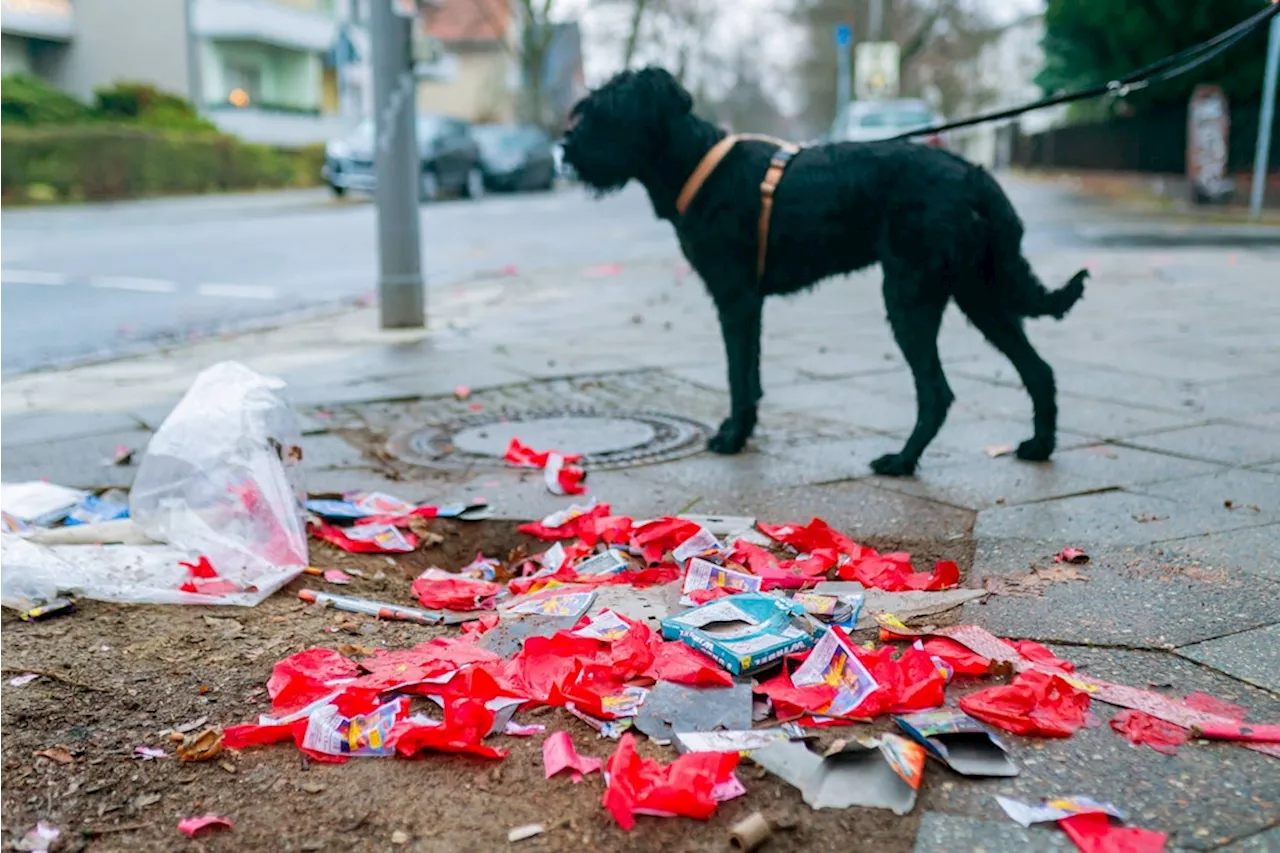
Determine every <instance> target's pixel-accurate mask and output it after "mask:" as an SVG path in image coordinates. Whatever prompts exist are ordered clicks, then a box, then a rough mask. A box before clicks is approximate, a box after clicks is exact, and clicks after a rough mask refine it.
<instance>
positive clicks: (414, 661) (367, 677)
mask: <svg viewBox="0 0 1280 853" xmlns="http://www.w3.org/2000/svg"><path fill="white" fill-rule="evenodd" d="M501 663H503V660H502V658H500V657H499V656H498V655H497V654H495V653H494V652H491V651H489V650H488V649H486V648H483V647H481V646H478V645H476V644H475V643H474V642H472V641H471V640H469V639H467V638H462V637H437V638H436V639H434V640H429V641H427V642H425V643H419V644H418V645H416V646H414V647H413V648H411V649H397V650H396V651H392V652H388V651H385V650H383V649H378V650H377V651H375V652H374V653H373V654H372V655H371V656H369V657H367V658H365V659H364V660H362V661H360V669H362V670H364V673H365V674H364V675H362V676H361V677H360V678H358V679H357V680H356V681H354V682H352V684H351V686H352V687H361V688H365V689H370V690H375V691H380V692H386V691H388V690H392V689H395V688H398V687H402V686H404V685H407V684H415V683H417V682H420V681H422V680H423V679H427V678H437V677H439V676H443V675H445V674H447V673H450V672H455V671H457V670H460V669H462V668H463V667H466V666H472V665H485V664H501Z"/></svg>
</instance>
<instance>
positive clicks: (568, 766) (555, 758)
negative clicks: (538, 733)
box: [542, 732, 604, 783]
mask: <svg viewBox="0 0 1280 853" xmlns="http://www.w3.org/2000/svg"><path fill="white" fill-rule="evenodd" d="M603 766H604V762H603V761H601V760H600V759H599V758H592V757H590V756H587V755H579V754H578V751H577V750H576V749H574V746H573V741H572V740H571V739H570V738H569V733H568V732H552V733H551V735H550V736H549V737H548V738H547V739H546V740H544V741H543V742H542V768H543V772H544V773H545V774H546V778H547V779H550V778H551V777H552V776H554V775H556V774H557V773H559V772H560V771H561V770H572V771H573V781H574V782H575V783H576V782H581V781H582V777H583V776H585V775H586V774H588V773H594V772H596V771H597V770H599V769H600V768H601V767H603Z"/></svg>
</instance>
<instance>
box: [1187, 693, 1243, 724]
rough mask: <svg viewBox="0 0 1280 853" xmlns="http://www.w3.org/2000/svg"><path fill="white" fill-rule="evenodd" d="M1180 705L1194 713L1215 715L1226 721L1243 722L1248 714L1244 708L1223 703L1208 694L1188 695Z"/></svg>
mask: <svg viewBox="0 0 1280 853" xmlns="http://www.w3.org/2000/svg"><path fill="white" fill-rule="evenodd" d="M1182 704H1183V705H1186V706H1187V707H1188V708H1192V709H1194V710H1196V711H1203V712H1204V713H1206V714H1215V715H1217V716H1219V717H1226V718H1227V719H1228V720H1243V719H1244V718H1245V716H1246V715H1247V714H1248V713H1249V711H1248V710H1247V709H1246V708H1243V707H1241V706H1239V705H1233V704H1231V703H1230V702H1224V701H1222V700H1221V699H1219V698H1218V697H1216V696H1210V695H1209V694H1208V693H1201V692H1200V691H1198V690H1197V691H1196V692H1195V693H1189V694H1187V696H1186V697H1185V698H1184V699H1183V700H1182Z"/></svg>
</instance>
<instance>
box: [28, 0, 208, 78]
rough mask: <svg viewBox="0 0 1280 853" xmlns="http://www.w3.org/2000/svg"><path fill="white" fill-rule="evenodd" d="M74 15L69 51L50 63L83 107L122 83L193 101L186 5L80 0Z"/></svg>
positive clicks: (178, 0)
mask: <svg viewBox="0 0 1280 853" xmlns="http://www.w3.org/2000/svg"><path fill="white" fill-rule="evenodd" d="M125 6H127V11H126V9H125V8H124V7H125ZM75 15H76V24H75V36H74V38H73V40H72V43H71V45H70V46H69V47H66V48H60V49H59V53H60V54H61V57H60V61H56V62H50V63H49V68H48V72H47V73H48V74H49V79H50V82H52V83H53V84H54V85H55V86H57V87H58V88H60V89H62V90H63V91H65V92H67V93H69V94H71V95H74V96H75V97H77V98H80V99H81V100H84V101H92V100H93V92H94V90H95V89H99V88H103V87H105V86H110V85H111V84H113V83H117V82H121V81H128V82H133V83H150V84H151V85H153V86H155V87H156V88H158V89H161V90H163V91H166V92H172V93H173V94H176V95H181V96H183V97H189V96H190V95H191V91H192V90H191V84H190V68H189V65H188V53H187V27H186V4H185V2H183V0H128V2H127V4H125V3H122V2H121V0H76V3H75ZM6 49H7V48H6Z"/></svg>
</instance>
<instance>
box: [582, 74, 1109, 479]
mask: <svg viewBox="0 0 1280 853" xmlns="http://www.w3.org/2000/svg"><path fill="white" fill-rule="evenodd" d="M692 107H693V99H692V98H691V97H690V95H689V93H688V92H687V91H685V90H684V88H682V87H681V86H680V84H679V83H677V82H676V80H675V78H674V77H672V76H671V75H670V74H668V73H667V72H666V71H664V70H662V69H658V68H646V69H644V70H642V71H635V72H632V71H624V72H622V73H621V74H618V75H617V76H615V77H614V78H613V79H612V80H610V81H609V82H608V83H606V84H605V85H604V86H602V87H601V88H599V89H597V90H595V91H594V92H592V93H591V94H590V95H588V96H587V97H586V98H584V99H583V100H582V101H580V102H579V103H578V104H577V105H576V106H575V107H574V109H573V114H572V117H571V127H570V130H569V131H568V132H567V134H566V136H565V141H564V159H565V162H566V163H568V164H569V165H570V166H571V167H572V168H573V169H574V171H576V172H577V175H578V177H579V179H580V180H581V181H582V182H583V183H585V184H586V185H587V186H588V187H590V188H592V189H594V190H595V191H596V192H598V193H606V192H610V191H614V190H619V189H621V188H622V187H623V186H625V185H626V184H627V182H628V181H630V180H632V179H634V180H637V181H639V182H640V183H641V184H643V185H644V188H645V189H646V190H647V191H648V193H649V199H650V201H651V202H652V204H653V210H654V213H655V214H657V216H658V217H659V218H662V219H667V220H670V221H671V222H672V223H673V224H674V225H675V228H676V235H677V237H678V238H679V240H680V247H681V249H682V250H683V252H684V255H685V257H686V258H688V259H689V263H690V264H692V266H693V268H694V269H695V270H697V272H698V274H699V275H700V276H701V277H702V280H703V282H705V284H706V286H707V289H708V290H709V291H710V293H711V297H712V299H713V300H714V302H715V305H716V309H717V311H718V313H719V316H720V327H721V331H722V332H723V334H724V343H725V349H726V351H727V355H728V361H729V391H730V396H731V399H732V411H731V412H730V415H729V417H728V418H727V419H726V420H725V421H724V423H722V424H721V425H720V430H719V432H717V433H716V435H715V436H714V437H712V438H711V440H710V442H709V443H708V446H709V447H710V449H711V450H713V451H715V452H716V453H737V452H738V451H739V450H741V449H742V447H743V445H744V444H746V441H747V439H748V438H749V437H750V436H751V433H752V431H753V430H754V429H755V425H756V405H757V403H758V402H759V400H760V397H761V389H760V369H759V367H760V366H759V360H760V315H761V309H762V307H763V304H764V297H766V296H768V295H770V294H775V293H791V292H794V291H797V290H800V289H802V288H806V287H810V286H812V285H813V284H815V283H817V282H818V281H820V280H822V279H824V278H828V277H830V276H833V275H840V274H843V273H848V272H851V271H853V270H857V269H861V268H863V267H866V266H869V265H871V264H874V263H877V262H879V264H880V266H881V268H882V269H883V272H884V301H885V307H886V308H887V310H888V314H889V323H890V325H891V326H892V328H893V335H894V338H895V339H896V340H897V342H898V346H899V347H901V348H902V354H903V355H904V356H905V357H906V360H907V363H908V364H909V365H910V367H911V372H912V374H913V376H914V378H915V386H916V407H917V413H916V424H915V428H914V429H913V430H912V431H911V437H910V438H908V439H907V443H906V444H905V445H904V446H903V448H902V450H901V451H899V452H898V453H892V454H888V455H886V456H882V457H880V458H879V459H877V460H875V462H873V463H872V466H871V467H872V469H873V470H874V471H875V472H876V473H878V474H890V475H907V474H911V473H912V472H913V471H914V470H915V467H916V463H917V461H918V460H919V459H920V454H921V453H923V452H924V449H925V447H926V446H928V444H929V442H930V441H932V440H933V437H934V436H935V435H937V434H938V430H939V429H940V428H941V426H942V423H943V421H944V420H945V419H946V416H947V409H948V408H949V407H950V405H951V403H952V401H953V400H954V399H955V396H954V395H953V394H952V393H951V388H950V387H949V386H948V385H947V379H946V376H945V375H944V374H943V372H942V363H941V361H940V360H939V358H938V346H937V337H938V329H939V326H940V324H941V322H942V313H943V309H945V308H946V305H947V301H948V300H949V299H952V298H954V299H955V301H956V304H957V305H958V306H959V307H960V310H961V311H963V312H964V313H965V314H966V315H967V316H968V317H969V319H970V320H971V321H972V322H973V324H974V325H975V326H977V327H978V329H979V331H981V332H982V334H983V335H985V336H986V338H987V340H988V341H990V342H991V343H992V344H993V345H994V346H995V347H996V348H997V349H998V350H1000V351H1001V352H1002V353H1004V354H1005V356H1007V357H1008V359H1009V360H1010V361H1011V362H1013V366H1014V367H1015V368H1016V369H1017V371H1018V375H1019V376H1021V377H1022V382H1023V384H1024V385H1025V386H1026V388H1027V392H1028V393H1029V394H1030V395H1031V400H1032V403H1033V404H1034V407H1035V419H1034V424H1035V434H1034V435H1033V436H1032V437H1031V438H1030V439H1028V440H1026V441H1024V442H1023V443H1022V444H1021V446H1019V447H1018V457H1019V458H1021V459H1030V460H1045V459H1048V458H1049V455H1050V454H1051V453H1052V452H1053V449H1054V441H1055V432H1056V425H1057V414H1058V409H1057V402H1056V400H1055V389H1054V381H1053V371H1052V369H1050V367H1049V365H1048V364H1046V363H1045V362H1044V360H1043V359H1041V358H1040V356H1039V355H1038V354H1037V353H1036V351H1035V350H1034V349H1033V348H1032V346H1031V343H1030V342H1029V341H1028V340H1027V338H1026V335H1025V334H1024V332H1023V329H1022V320H1023V318H1024V317H1039V316H1045V315H1050V316H1053V317H1056V318H1059V319H1061V318H1062V316H1063V315H1065V314H1066V313H1067V311H1068V310H1070V308H1071V306H1072V305H1074V304H1075V303H1076V301H1077V300H1078V299H1080V297H1081V296H1082V295H1083V293H1084V279H1085V278H1086V277H1087V276H1088V273H1087V272H1086V271H1084V270H1081V271H1080V272H1078V273H1076V275H1075V276H1074V277H1073V278H1072V279H1071V281H1070V282H1069V283H1068V284H1067V285H1066V286H1064V287H1063V288H1061V289H1059V290H1056V291H1049V290H1047V289H1046V288H1045V287H1044V285H1043V284H1041V283H1040V281H1039V279H1037V278H1036V276H1035V273H1034V272H1032V270H1031V267H1030V266H1029V265H1028V264H1027V262H1026V260H1025V259H1024V258H1023V257H1022V251H1021V242H1022V222H1021V220H1020V219H1019V218H1018V215H1017V213H1016V212H1015V211H1014V210H1013V206H1012V205H1011V204H1010V203H1009V200H1008V198H1006V197H1005V195H1004V192H1003V191H1002V190H1001V189H1000V186H999V185H998V184H997V183H996V182H995V180H994V179H993V178H992V177H991V176H990V175H989V174H987V172H986V171H984V170H983V169H982V168H980V167H978V166H974V165H972V164H971V163H968V162H967V161H965V160H963V159H961V158H960V157H957V156H954V155H952V154H949V153H947V152H945V151H941V150H939V149H935V148H931V147H928V146H925V145H919V144H915V143H911V142H872V143H836V144H831V145H818V146H814V147H811V148H805V149H803V150H801V151H800V152H799V153H798V154H797V155H796V156H795V158H794V159H793V160H792V162H791V163H790V165H789V166H788V167H787V169H786V172H785V173H784V174H783V176H782V179H781V183H780V184H779V186H778V188H777V191H776V193H775V195H774V207H773V213H772V217H771V226H770V231H769V238H768V245H767V251H768V254H767V266H766V268H765V270H764V274H763V276H757V271H756V249H757V243H758V237H757V221H758V218H759V216H760V211H761V206H762V202H761V193H760V184H761V181H762V179H763V177H764V174H765V171H766V169H767V167H768V164H769V160H770V158H771V157H772V155H773V153H774V150H775V146H773V145H771V144H769V143H767V142H740V143H739V144H737V145H735V146H734V147H733V148H732V149H731V150H730V151H729V153H728V155H727V156H726V157H725V159H724V160H723V161H721V162H720V164H719V165H718V166H717V167H716V168H715V170H714V171H713V172H711V174H710V176H709V177H708V178H707V179H706V181H705V183H704V184H703V185H702V187H701V189H700V190H699V191H698V193H697V195H696V196H694V198H693V201H692V204H691V205H690V207H689V208H688V209H687V210H686V211H685V213H684V214H683V215H680V214H679V213H678V212H677V210H676V199H677V197H678V195H679V193H680V191H681V188H682V187H683V186H684V184H685V182H686V180H687V179H688V178H689V176H690V175H691V174H692V173H693V171H694V169H695V168H696V167H697V165H698V163H699V162H700V161H701V160H702V158H703V157H704V155H706V154H707V152H708V151H710V150H711V148H712V146H714V145H715V143H716V142H718V141H719V140H720V139H721V138H723V137H724V135H725V134H724V132H723V131H721V130H720V129H719V128H717V127H716V126H714V125H712V124H710V123H708V122H706V121H703V120H702V119H700V118H698V117H697V116H694V115H693V114H692V113H691V109H692Z"/></svg>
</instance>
